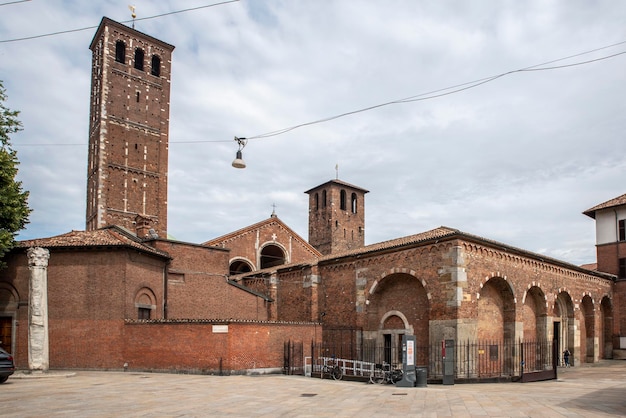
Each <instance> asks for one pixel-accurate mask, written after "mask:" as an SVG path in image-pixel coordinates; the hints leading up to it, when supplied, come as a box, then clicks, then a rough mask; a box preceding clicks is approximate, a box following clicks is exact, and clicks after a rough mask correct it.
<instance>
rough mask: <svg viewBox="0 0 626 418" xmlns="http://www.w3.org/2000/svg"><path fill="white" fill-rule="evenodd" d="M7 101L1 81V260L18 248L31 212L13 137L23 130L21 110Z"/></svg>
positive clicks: (0, 265)
mask: <svg viewBox="0 0 626 418" xmlns="http://www.w3.org/2000/svg"><path fill="white" fill-rule="evenodd" d="M6 99H7V96H6V92H5V89H4V85H3V84H2V81H1V80H0V260H1V259H2V258H3V257H4V254H5V253H6V252H7V251H9V250H10V249H11V248H13V246H14V245H15V235H16V234H17V232H18V231H20V230H21V229H24V227H25V226H26V224H27V223H28V215H29V214H30V212H31V209H30V208H29V207H28V192H27V191H23V190H22V182H20V181H16V180H15V176H16V175H17V166H18V165H19V161H18V159H17V152H16V151H15V150H14V149H13V148H12V147H11V138H10V135H11V134H14V133H16V132H18V131H20V130H21V129H22V124H21V122H20V121H19V120H18V118H17V117H18V115H19V111H16V110H10V109H9V108H7V107H6V105H5V102H6ZM0 267H2V264H1V262H0Z"/></svg>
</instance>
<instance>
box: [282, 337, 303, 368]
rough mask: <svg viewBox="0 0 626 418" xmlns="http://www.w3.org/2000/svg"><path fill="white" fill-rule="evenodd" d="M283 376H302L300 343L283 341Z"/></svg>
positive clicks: (301, 348)
mask: <svg viewBox="0 0 626 418" xmlns="http://www.w3.org/2000/svg"><path fill="white" fill-rule="evenodd" d="M283 374H288V375H293V374H297V375H303V374H304V344H303V343H302V341H291V340H289V341H285V343H284V348H283Z"/></svg>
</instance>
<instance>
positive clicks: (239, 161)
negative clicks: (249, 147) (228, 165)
mask: <svg viewBox="0 0 626 418" xmlns="http://www.w3.org/2000/svg"><path fill="white" fill-rule="evenodd" d="M235 141H237V144H238V145H239V149H238V150H237V154H236V155H235V160H234V161H233V164H232V166H233V167H235V168H246V163H245V162H244V161H243V155H242V153H241V150H242V149H243V148H244V147H245V146H246V143H247V142H248V141H247V139H246V138H237V137H235Z"/></svg>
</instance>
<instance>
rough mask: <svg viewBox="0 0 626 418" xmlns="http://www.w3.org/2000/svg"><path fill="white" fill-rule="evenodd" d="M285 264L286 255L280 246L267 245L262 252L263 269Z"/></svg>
mask: <svg viewBox="0 0 626 418" xmlns="http://www.w3.org/2000/svg"><path fill="white" fill-rule="evenodd" d="M281 264H285V253H284V252H283V250H282V248H280V247H279V246H278V245H272V244H270V245H267V246H265V247H264V248H263V249H262V250H261V268H262V269H264V268H268V267H274V266H280V265H281Z"/></svg>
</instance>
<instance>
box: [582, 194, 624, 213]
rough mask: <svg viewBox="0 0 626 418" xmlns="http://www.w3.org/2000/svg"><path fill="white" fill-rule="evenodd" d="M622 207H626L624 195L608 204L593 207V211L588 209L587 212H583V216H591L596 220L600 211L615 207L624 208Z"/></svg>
mask: <svg viewBox="0 0 626 418" xmlns="http://www.w3.org/2000/svg"><path fill="white" fill-rule="evenodd" d="M622 205H626V194H623V195H621V196H619V197H616V198H614V199H611V200H607V201H606V202H604V203H600V204H599V205H596V206H594V207H592V208H591V209H587V210H586V211H584V212H583V214H585V215H587V216H589V217H590V218H593V219H596V212H597V211H599V210H600V209H608V208H612V207H615V206H622Z"/></svg>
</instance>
